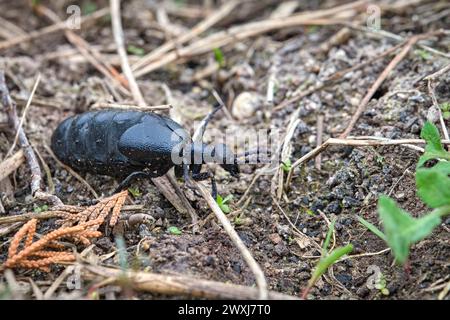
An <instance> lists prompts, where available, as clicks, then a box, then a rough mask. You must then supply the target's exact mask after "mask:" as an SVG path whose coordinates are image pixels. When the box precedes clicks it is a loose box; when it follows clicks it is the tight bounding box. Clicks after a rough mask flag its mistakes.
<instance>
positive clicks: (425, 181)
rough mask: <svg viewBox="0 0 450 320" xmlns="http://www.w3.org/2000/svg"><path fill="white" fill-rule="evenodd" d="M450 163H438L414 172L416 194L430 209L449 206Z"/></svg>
mask: <svg viewBox="0 0 450 320" xmlns="http://www.w3.org/2000/svg"><path fill="white" fill-rule="evenodd" d="M449 175H450V162H447V161H439V162H438V163H437V164H435V165H434V166H433V167H432V168H419V169H417V171H416V187H417V194H418V195H419V197H420V199H421V200H422V201H423V202H425V203H426V204H427V205H428V206H429V207H431V208H438V207H441V206H444V205H447V204H450V176H449Z"/></svg>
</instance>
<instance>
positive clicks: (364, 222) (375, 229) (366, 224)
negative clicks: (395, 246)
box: [358, 216, 387, 241]
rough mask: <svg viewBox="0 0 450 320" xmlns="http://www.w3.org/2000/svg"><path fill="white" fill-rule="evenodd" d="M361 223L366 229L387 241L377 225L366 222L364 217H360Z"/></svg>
mask: <svg viewBox="0 0 450 320" xmlns="http://www.w3.org/2000/svg"><path fill="white" fill-rule="evenodd" d="M358 220H359V223H361V224H362V225H363V226H364V227H366V228H367V229H369V231H372V233H374V234H375V235H376V236H378V237H379V238H380V239H381V240H384V241H387V239H386V235H385V234H384V233H383V232H382V231H381V230H380V229H378V228H377V227H376V226H375V225H373V224H372V223H370V222H369V221H367V220H365V219H364V218H363V217H360V216H358Z"/></svg>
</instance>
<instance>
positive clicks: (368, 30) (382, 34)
mask: <svg viewBox="0 0 450 320" xmlns="http://www.w3.org/2000/svg"><path fill="white" fill-rule="evenodd" d="M345 25H346V26H347V27H349V28H351V29H356V30H360V31H363V32H366V33H369V34H372V35H374V36H376V37H377V38H389V39H393V40H395V41H398V42H404V41H406V40H407V39H405V38H404V37H402V36H399V35H397V34H395V33H392V32H389V31H386V30H373V29H371V28H367V27H364V26H361V25H355V24H354V23H345ZM444 33H446V34H448V31H444ZM416 46H417V47H419V48H421V49H423V50H425V51H427V52H429V53H432V54H434V55H438V56H441V57H444V58H446V59H450V54H449V53H445V52H442V51H439V50H437V49H434V48H432V47H429V46H426V45H423V44H421V43H416Z"/></svg>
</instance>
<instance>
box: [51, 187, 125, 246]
mask: <svg viewBox="0 0 450 320" xmlns="http://www.w3.org/2000/svg"><path fill="white" fill-rule="evenodd" d="M127 196H128V191H127V190H124V191H121V192H119V193H116V194H114V195H112V196H110V197H108V198H105V199H102V200H100V201H99V202H98V203H97V204H95V205H92V206H89V207H86V208H80V207H73V206H63V207H61V208H57V210H58V212H61V217H62V219H61V220H59V221H58V223H59V224H61V225H62V226H63V227H70V226H74V225H78V224H82V223H85V222H89V221H94V220H98V219H101V220H102V222H103V221H104V220H106V218H107V216H108V215H109V214H110V213H111V218H110V220H109V225H110V226H111V227H113V226H114V225H115V224H116V223H117V221H118V220H119V215H120V210H121V209H122V207H123V205H124V203H125V200H126V199H127ZM100 224H101V223H100ZM100 224H98V225H92V226H91V227H90V228H89V230H91V231H96V230H97V229H98V227H99V226H100ZM82 238H83V236H82V235H78V239H80V240H81V239H82Z"/></svg>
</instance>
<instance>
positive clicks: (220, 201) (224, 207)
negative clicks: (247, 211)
mask: <svg viewBox="0 0 450 320" xmlns="http://www.w3.org/2000/svg"><path fill="white" fill-rule="evenodd" d="M231 199H233V195H231V194H230V195H228V196H226V197H225V199H224V198H222V196H221V195H220V194H218V195H217V198H216V202H217V204H218V205H219V208H220V209H221V210H222V212H223V213H230V212H231V209H230V207H229V206H228V205H227V202H229V201H230V200H231Z"/></svg>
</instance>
